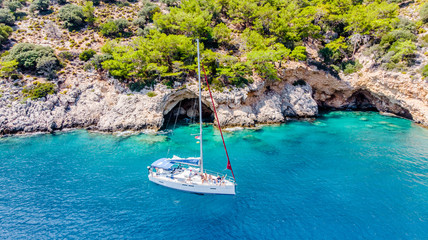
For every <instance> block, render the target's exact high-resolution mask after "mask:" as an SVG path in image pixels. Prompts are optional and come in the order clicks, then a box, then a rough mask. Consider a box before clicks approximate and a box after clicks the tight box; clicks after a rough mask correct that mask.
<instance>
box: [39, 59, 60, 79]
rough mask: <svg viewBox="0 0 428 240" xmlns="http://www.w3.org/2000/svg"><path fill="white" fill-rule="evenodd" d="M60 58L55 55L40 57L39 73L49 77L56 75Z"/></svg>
mask: <svg viewBox="0 0 428 240" xmlns="http://www.w3.org/2000/svg"><path fill="white" fill-rule="evenodd" d="M58 67H59V63H58V59H57V58H56V57H54V56H44V57H41V58H40V59H38V61H37V65H36V69H37V73H39V74H40V75H42V76H45V77H46V78H48V79H53V78H55V77H56V71H55V70H56V69H58Z"/></svg>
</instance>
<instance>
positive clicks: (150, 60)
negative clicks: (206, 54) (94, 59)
mask: <svg viewBox="0 0 428 240" xmlns="http://www.w3.org/2000/svg"><path fill="white" fill-rule="evenodd" d="M101 50H102V51H103V52H104V53H105V54H109V55H111V56H112V59H111V60H107V61H104V62H102V63H101V64H102V67H103V68H104V69H106V70H108V71H109V73H110V74H111V75H112V76H114V77H116V78H118V79H120V80H123V81H129V80H139V81H143V82H145V83H146V84H149V83H151V82H153V81H157V80H160V79H161V78H176V77H179V76H181V75H182V74H184V73H185V72H189V71H190V69H193V68H194V63H195V62H194V61H195V57H196V49H195V45H194V44H193V43H192V41H191V39H190V38H187V37H186V36H183V35H166V34H162V33H159V32H156V31H152V32H151V33H150V34H149V35H148V36H147V37H146V38H142V37H139V38H136V39H135V40H134V41H133V42H132V43H130V44H129V45H121V44H119V43H118V42H116V41H110V42H108V43H107V44H106V45H104V46H103V47H102V49H101Z"/></svg>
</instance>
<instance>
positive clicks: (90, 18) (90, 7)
mask: <svg viewBox="0 0 428 240" xmlns="http://www.w3.org/2000/svg"><path fill="white" fill-rule="evenodd" d="M82 11H83V15H84V16H85V21H86V22H87V23H89V24H90V25H92V24H93V23H94V22H95V19H96V18H95V14H94V11H95V8H94V4H93V3H92V2H90V1H86V2H85V5H84V6H83V8H82Z"/></svg>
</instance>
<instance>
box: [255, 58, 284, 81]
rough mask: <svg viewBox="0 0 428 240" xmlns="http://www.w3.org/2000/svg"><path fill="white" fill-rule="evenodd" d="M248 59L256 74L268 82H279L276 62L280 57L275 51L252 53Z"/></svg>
mask: <svg viewBox="0 0 428 240" xmlns="http://www.w3.org/2000/svg"><path fill="white" fill-rule="evenodd" d="M248 59H249V61H250V62H251V64H252V65H253V68H254V69H255V70H256V72H257V73H258V74H259V75H260V77H262V78H263V79H264V80H266V81H275V80H279V78H278V76H277V70H276V68H275V64H274V63H275V62H276V61H277V60H278V57H277V56H276V54H275V51H273V50H268V51H251V52H250V53H249V54H248Z"/></svg>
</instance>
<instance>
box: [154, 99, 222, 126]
mask: <svg viewBox="0 0 428 240" xmlns="http://www.w3.org/2000/svg"><path fill="white" fill-rule="evenodd" d="M202 121H203V122H209V123H212V122H214V112H213V111H212V110H211V108H209V107H208V106H207V105H205V104H204V103H202ZM176 122H177V123H176ZM198 122H199V101H198V99H197V98H186V99H183V100H181V101H179V102H177V103H176V105H175V106H174V107H173V108H172V109H171V110H170V111H168V112H167V113H164V122H163V125H162V129H167V128H173V127H174V125H175V123H176V124H178V125H183V124H193V123H198Z"/></svg>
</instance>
